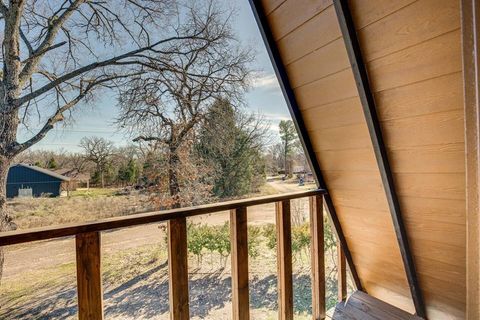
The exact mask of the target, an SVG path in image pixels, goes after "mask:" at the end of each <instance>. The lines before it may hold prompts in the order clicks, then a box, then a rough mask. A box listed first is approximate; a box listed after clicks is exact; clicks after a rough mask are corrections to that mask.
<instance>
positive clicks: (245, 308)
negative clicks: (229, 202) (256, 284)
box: [230, 207, 250, 320]
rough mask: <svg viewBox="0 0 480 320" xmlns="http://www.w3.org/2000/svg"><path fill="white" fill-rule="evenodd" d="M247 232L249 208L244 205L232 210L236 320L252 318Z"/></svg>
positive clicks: (231, 240) (231, 226)
mask: <svg viewBox="0 0 480 320" xmlns="http://www.w3.org/2000/svg"><path fill="white" fill-rule="evenodd" d="M247 233H248V228H247V208H245V207H243V208H238V209H234V210H231V211H230V242H231V246H232V252H231V259H232V319H234V320H248V319H250V302H249V301H250V299H249V292H248V234H247Z"/></svg>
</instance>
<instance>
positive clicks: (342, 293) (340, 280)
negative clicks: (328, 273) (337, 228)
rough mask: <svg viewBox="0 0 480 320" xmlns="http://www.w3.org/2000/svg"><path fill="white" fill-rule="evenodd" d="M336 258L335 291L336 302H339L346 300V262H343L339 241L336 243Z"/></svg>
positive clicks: (343, 255) (343, 257)
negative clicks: (336, 292) (336, 291)
mask: <svg viewBox="0 0 480 320" xmlns="http://www.w3.org/2000/svg"><path fill="white" fill-rule="evenodd" d="M337 257H338V261H337V264H338V266H337V270H338V275H337V290H338V301H339V302H341V301H345V300H346V299H347V262H346V260H345V254H344V252H343V249H342V246H341V245H340V242H339V241H337Z"/></svg>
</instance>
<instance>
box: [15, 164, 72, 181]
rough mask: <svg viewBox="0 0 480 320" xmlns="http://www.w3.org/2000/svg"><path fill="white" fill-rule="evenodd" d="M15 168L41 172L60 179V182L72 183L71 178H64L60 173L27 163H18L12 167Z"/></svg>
mask: <svg viewBox="0 0 480 320" xmlns="http://www.w3.org/2000/svg"><path fill="white" fill-rule="evenodd" d="M14 166H20V167H25V168H29V169H32V170H34V171H37V172H41V173H43V174H46V175H49V176H51V177H54V178H57V179H60V180H62V181H70V178H69V177H66V176H64V175H61V174H58V173H56V172H53V171H51V170H48V169H44V168H40V167H37V166H34V165H30V164H26V163H17V164H14V165H12V167H14Z"/></svg>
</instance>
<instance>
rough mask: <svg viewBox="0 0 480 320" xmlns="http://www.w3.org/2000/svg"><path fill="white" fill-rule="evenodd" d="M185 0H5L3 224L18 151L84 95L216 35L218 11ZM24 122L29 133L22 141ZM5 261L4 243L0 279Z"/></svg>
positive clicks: (165, 62) (0, 91) (0, 134)
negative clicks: (8, 182)
mask: <svg viewBox="0 0 480 320" xmlns="http://www.w3.org/2000/svg"><path fill="white" fill-rule="evenodd" d="M180 1H181V0H109V1H104V0H58V1H47V0H9V1H3V0H2V1H0V18H1V19H2V22H3V30H2V36H3V37H2V39H1V41H2V56H1V59H0V62H1V64H2V73H1V74H0V82H1V85H0V113H1V116H0V231H4V230H8V229H11V228H12V227H13V226H14V225H13V223H12V221H11V219H10V218H9V216H8V213H7V208H6V196H5V194H6V177H7V173H8V169H9V167H10V165H11V163H12V160H13V159H14V157H15V156H16V155H18V154H19V153H21V152H22V151H24V150H27V149H28V148H29V147H31V146H32V145H34V144H36V143H37V142H39V141H41V140H42V139H43V138H44V137H45V136H46V135H47V133H48V132H49V131H50V130H51V129H52V128H53V127H54V126H55V125H56V124H58V123H59V122H62V121H64V120H65V119H66V117H68V116H69V115H71V111H72V109H73V108H75V106H77V105H78V104H79V103H80V102H82V101H84V102H85V101H86V102H89V101H92V100H93V98H94V96H95V95H94V92H96V91H97V90H99V89H102V88H107V89H108V88H115V87H117V86H118V85H120V84H122V82H125V81H128V79H130V78H131V77H134V76H139V75H141V74H142V73H143V72H145V70H147V69H152V68H155V69H157V70H158V71H162V70H163V69H165V68H169V65H170V63H171V56H172V55H175V56H179V55H189V54H190V53H191V50H192V48H203V47H204V46H205V44H206V43H211V41H212V37H214V36H215V34H216V32H215V30H216V29H217V28H218V24H217V23H216V21H215V19H214V18H215V17H213V18H212V17H211V16H209V15H208V14H209V12H210V11H202V12H199V11H196V10H195V8H189V7H187V6H186V5H182V3H180ZM6 2H7V3H6ZM185 2H186V3H188V1H185ZM196 3H198V2H196ZM212 29H213V30H212ZM35 115H36V117H34V116H35ZM35 119H36V120H35ZM34 120H35V121H34ZM32 122H34V123H35V125H37V126H38V129H35V128H36V127H35V126H33V125H32ZM22 128H23V129H25V128H27V129H29V132H31V136H30V137H29V138H27V139H25V140H22V141H19V140H18V137H17V135H18V132H19V129H22ZM2 265H3V251H2V250H1V249H0V279H1V275H2V272H1V270H2Z"/></svg>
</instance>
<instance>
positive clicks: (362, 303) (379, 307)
mask: <svg viewBox="0 0 480 320" xmlns="http://www.w3.org/2000/svg"><path fill="white" fill-rule="evenodd" d="M332 319H334V320H359V319H362V320H388V319H392V320H406V319H408V320H421V318H419V317H417V316H414V315H411V314H409V313H408V312H405V311H403V310H401V309H398V308H396V307H394V306H392V305H390V304H388V303H385V302H383V301H381V300H378V299H376V298H374V297H372V296H370V295H368V294H366V293H363V292H361V291H357V292H355V293H354V294H352V295H351V296H350V297H349V298H348V300H347V301H346V302H340V303H338V304H337V307H336V308H335V311H334V312H333V316H332Z"/></svg>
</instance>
